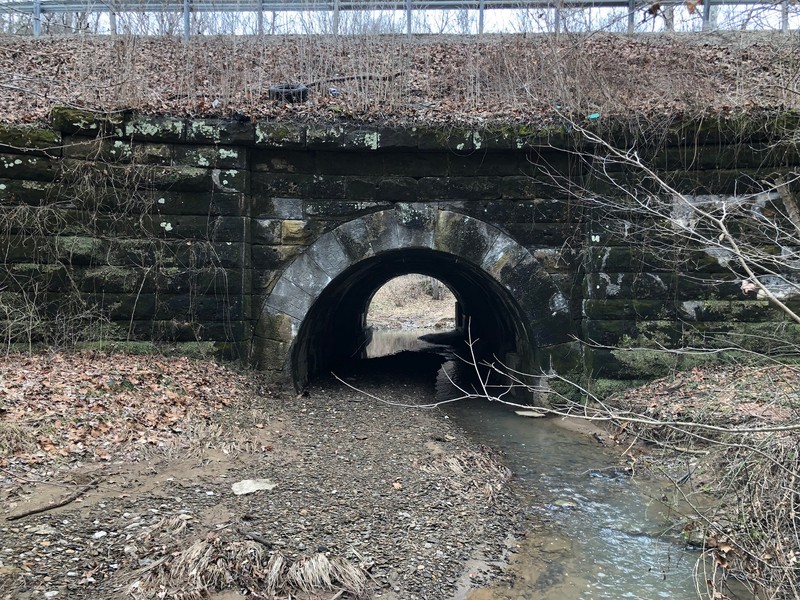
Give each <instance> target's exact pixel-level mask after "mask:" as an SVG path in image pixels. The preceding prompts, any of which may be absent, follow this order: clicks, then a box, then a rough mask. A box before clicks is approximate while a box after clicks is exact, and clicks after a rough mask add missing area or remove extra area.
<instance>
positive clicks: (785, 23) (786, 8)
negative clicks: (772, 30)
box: [781, 0, 789, 31]
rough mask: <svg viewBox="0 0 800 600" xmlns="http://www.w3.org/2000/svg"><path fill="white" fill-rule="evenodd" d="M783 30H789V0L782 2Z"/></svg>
mask: <svg viewBox="0 0 800 600" xmlns="http://www.w3.org/2000/svg"><path fill="white" fill-rule="evenodd" d="M781 31H789V0H783V2H781Z"/></svg>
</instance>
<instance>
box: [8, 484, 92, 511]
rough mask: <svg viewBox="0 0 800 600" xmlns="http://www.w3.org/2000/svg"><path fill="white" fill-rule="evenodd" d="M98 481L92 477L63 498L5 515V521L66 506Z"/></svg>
mask: <svg viewBox="0 0 800 600" xmlns="http://www.w3.org/2000/svg"><path fill="white" fill-rule="evenodd" d="M98 483H100V480H99V479H93V480H92V481H91V482H90V483H88V484H87V485H85V486H83V487H82V488H81V489H79V490H76V491H75V492H74V493H72V494H70V495H69V496H67V497H66V498H64V499H63V500H59V501H58V502H52V503H50V504H48V505H47V506H40V507H38V508H32V509H30V510H26V511H25V512H22V513H19V514H16V515H10V516H8V517H6V521H17V520H19V519H24V518H25V517H30V516H31V515H38V514H40V513H43V512H47V511H49V510H53V509H55V508H61V507H62V506H66V505H67V504H69V503H71V502H75V500H77V499H78V498H80V497H81V496H82V495H83V494H85V493H86V492H88V491H89V490H90V489H92V488H93V487H95V486H96V485H97V484H98Z"/></svg>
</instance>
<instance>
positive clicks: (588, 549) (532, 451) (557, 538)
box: [447, 402, 698, 600]
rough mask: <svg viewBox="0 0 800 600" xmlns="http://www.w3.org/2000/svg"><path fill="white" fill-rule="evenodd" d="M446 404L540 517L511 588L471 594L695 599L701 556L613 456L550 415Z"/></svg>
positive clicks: (654, 489) (649, 488) (652, 487)
mask: <svg viewBox="0 0 800 600" xmlns="http://www.w3.org/2000/svg"><path fill="white" fill-rule="evenodd" d="M447 410H448V412H449V414H450V415H451V417H452V418H455V419H457V421H458V423H459V424H460V425H461V426H462V427H463V428H464V429H466V430H467V431H469V432H470V433H471V434H472V435H473V437H474V438H475V439H476V440H477V441H480V442H481V443H485V444H488V445H490V446H492V447H494V448H498V449H502V450H503V451H504V452H505V453H506V457H505V458H506V463H507V464H508V466H509V467H510V468H511V469H512V470H513V471H514V473H515V474H516V475H517V477H518V485H519V486H520V487H521V488H522V489H523V491H526V492H528V493H529V494H530V497H531V510H533V511H535V512H537V513H538V514H539V516H540V518H541V519H542V520H543V521H544V522H545V526H544V527H543V528H542V529H537V530H535V531H533V532H530V533H529V535H528V540H527V541H526V542H525V543H524V544H523V545H522V546H521V548H520V551H519V553H517V555H516V557H515V565H514V569H515V570H516V572H517V574H518V576H519V581H518V582H517V584H516V585H515V587H514V588H513V589H512V590H508V589H505V590H494V591H490V592H489V593H487V592H486V591H483V592H478V593H474V592H473V593H472V594H470V595H468V596H467V597H468V598H470V600H478V599H487V600H488V599H490V598H536V599H542V600H545V599H547V600H578V599H581V600H583V599H590V598H602V599H604V600H618V599H619V600H621V599H628V598H636V599H656V598H672V599H689V598H696V597H698V596H697V590H696V584H695V574H694V568H695V564H696V561H697V558H698V555H697V554H696V553H693V552H687V551H686V550H685V549H684V547H683V545H682V544H680V543H678V542H677V541H676V540H675V538H674V537H671V536H670V535H668V532H667V530H668V524H667V517H668V515H666V514H664V513H663V512H662V509H663V506H662V505H661V503H660V502H658V501H657V500H656V499H654V498H653V496H656V497H657V496H658V495H659V490H658V486H657V485H656V484H655V483H653V482H638V481H636V480H635V479H634V480H632V479H631V478H630V477H626V476H614V475H616V474H617V472H616V471H615V470H614V469H613V466H614V465H615V464H616V463H617V460H618V455H617V453H615V452H614V451H611V450H608V449H606V448H604V447H603V446H601V445H600V443H599V442H597V441H596V440H595V439H594V438H593V437H591V436H590V435H587V434H585V433H576V432H574V431H570V430H568V429H565V428H564V427H562V426H559V424H558V423H557V422H556V421H554V420H553V419H530V418H525V417H520V416H518V415H516V414H514V412H513V411H511V410H509V409H507V408H506V407H503V406H501V405H496V404H489V403H486V402H483V403H477V402H474V403H460V404H457V405H455V406H452V407H449V408H448V409H447Z"/></svg>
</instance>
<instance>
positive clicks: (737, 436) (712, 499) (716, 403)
mask: <svg viewBox="0 0 800 600" xmlns="http://www.w3.org/2000/svg"><path fill="white" fill-rule="evenodd" d="M608 406H610V407H613V408H612V412H617V413H618V415H619V418H617V419H615V421H616V424H617V427H618V428H617V430H616V432H615V435H614V439H615V440H616V441H617V442H618V443H619V444H620V445H621V446H622V447H623V448H624V447H629V448H628V452H627V454H628V456H629V459H630V461H631V464H632V466H633V467H634V468H639V469H640V468H647V469H651V470H653V471H654V472H656V473H659V474H661V475H666V476H668V477H670V478H671V479H672V480H673V482H674V495H673V496H672V502H673V504H674V509H675V514H676V515H678V517H677V519H676V521H677V523H678V524H679V526H680V527H681V528H682V531H683V535H684V536H685V539H686V540H687V541H688V542H690V543H691V544H693V545H697V546H699V547H700V548H702V549H703V551H704V552H705V553H706V554H707V555H708V556H709V557H710V559H711V561H710V563H709V564H711V565H712V567H711V569H712V572H710V573H709V574H708V577H709V579H712V580H713V582H714V584H715V586H716V589H718V590H722V589H723V588H722V586H723V584H724V581H725V579H726V578H729V577H735V578H737V579H744V580H746V581H747V583H748V586H749V587H751V588H752V589H753V591H754V592H756V593H758V594H760V595H763V596H765V597H769V598H797V597H800V579H798V574H799V573H800V571H799V570H800V452H799V451H798V447H800V375H799V373H798V370H797V368H796V367H790V366H783V365H774V364H773V365H771V366H762V367H756V366H733V367H726V368H716V369H693V370H691V371H688V372H683V373H678V374H676V375H675V376H673V377H670V378H665V379H660V380H658V381H654V382H653V383H651V384H649V385H646V386H642V387H639V388H636V389H633V390H630V391H628V392H626V393H625V394H622V395H619V396H617V397H614V398H611V399H610V400H609V401H608ZM637 441H642V442H645V443H646V444H647V445H648V446H649V448H648V449H647V450H646V451H645V452H644V453H640V452H639V450H637V449H636V447H635V446H634V444H635V443H636V442H637ZM662 500H663V499H662ZM715 597H716V596H715ZM720 597H722V596H720ZM759 597H761V596H759Z"/></svg>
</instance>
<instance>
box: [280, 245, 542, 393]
mask: <svg viewBox="0 0 800 600" xmlns="http://www.w3.org/2000/svg"><path fill="white" fill-rule="evenodd" d="M409 273H419V274H421V275H425V276H429V277H433V278H435V279H437V280H439V281H442V282H443V283H444V284H445V285H446V286H447V287H448V288H449V289H450V290H452V292H453V295H454V297H455V299H456V302H457V305H458V307H459V309H458V316H457V322H456V327H457V328H461V331H462V332H463V336H464V340H466V338H467V336H469V337H470V338H471V339H472V340H473V341H474V349H475V352H476V358H477V359H478V360H484V359H486V360H492V359H499V360H501V361H503V362H504V363H507V364H512V365H518V364H525V363H530V362H532V358H533V355H534V352H535V345H534V343H533V337H532V335H531V333H530V331H529V329H528V326H527V325H526V323H527V322H528V319H526V318H525V315H524V314H523V311H522V309H521V307H520V306H519V304H518V303H517V302H516V301H515V299H514V298H513V296H512V295H511V293H510V292H509V291H508V290H507V289H506V288H505V287H503V286H502V285H501V284H500V283H499V282H498V281H497V280H495V279H494V278H493V277H492V276H490V275H489V274H488V273H487V272H486V271H484V270H483V269H481V268H480V267H479V266H478V265H476V264H474V263H471V262H469V261H465V260H463V258H461V257H459V256H456V255H453V254H449V253H447V252H442V251H438V250H432V249H427V248H407V249H397V250H391V251H387V252H382V253H380V254H377V255H374V256H371V257H369V258H365V259H363V260H361V261H359V262H358V263H356V264H354V265H352V266H351V267H349V268H348V269H346V270H345V271H343V272H342V273H341V274H340V275H338V276H337V277H336V278H334V279H333V280H332V281H330V283H328V285H327V286H326V287H325V288H324V289H323V290H322V291H321V292H320V294H319V295H318V296H317V298H316V300H315V301H314V302H313V304H312V305H311V307H310V308H309V310H308V312H307V314H306V315H305V318H304V320H303V323H302V325H301V326H300V328H299V331H298V333H297V337H296V339H295V343H294V344H293V348H292V352H291V357H290V366H291V371H292V378H293V380H294V383H295V386H296V387H298V388H303V387H305V386H306V385H307V384H308V383H309V381H311V380H313V379H314V378H315V377H318V376H321V375H327V374H328V373H329V372H331V371H336V370H337V369H340V368H343V367H344V365H346V364H347V363H349V362H351V361H354V360H359V359H360V358H361V357H362V356H363V354H362V351H363V349H364V347H365V345H366V343H367V342H368V341H369V340H368V338H369V335H370V330H369V328H367V326H366V325H367V313H368V308H369V304H370V301H371V300H372V298H373V296H374V294H375V292H376V291H377V290H379V289H380V288H381V287H382V286H383V285H384V284H386V283H387V282H388V281H390V280H392V279H394V278H396V277H398V276H401V275H406V274H409ZM467 329H468V331H467ZM462 343H463V348H464V350H465V351H466V350H468V349H467V346H466V341H463V342H462ZM465 353H466V352H465Z"/></svg>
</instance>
